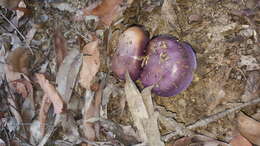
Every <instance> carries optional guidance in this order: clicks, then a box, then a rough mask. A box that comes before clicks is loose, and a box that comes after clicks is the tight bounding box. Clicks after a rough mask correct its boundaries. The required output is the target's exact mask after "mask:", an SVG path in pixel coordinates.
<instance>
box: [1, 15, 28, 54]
mask: <svg viewBox="0 0 260 146" xmlns="http://www.w3.org/2000/svg"><path fill="white" fill-rule="evenodd" d="M0 14H1V16H2V17H3V18H4V19H5V21H7V22H8V23H9V24H10V25H11V26H12V27H13V28H14V29H15V30H16V32H17V33H18V34H19V35H20V36H21V37H22V38H23V40H24V41H25V44H26V45H27V47H28V48H29V50H30V52H31V53H32V55H33V51H32V48H31V47H30V45H29V44H28V43H27V41H26V38H25V36H24V35H23V34H22V33H21V32H20V31H19V30H18V28H17V27H16V26H15V25H14V24H13V23H12V22H11V21H10V20H9V19H8V18H7V17H6V16H5V15H4V14H3V13H2V12H1V13H0Z"/></svg>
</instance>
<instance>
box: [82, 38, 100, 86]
mask: <svg viewBox="0 0 260 146" xmlns="http://www.w3.org/2000/svg"><path fill="white" fill-rule="evenodd" d="M82 53H83V64H82V68H81V71H80V77H79V83H80V85H81V86H82V87H84V88H86V89H90V86H91V81H92V80H93V78H94V77H95V75H96V73H97V72H98V70H99V66H100V58H99V56H100V53H99V47H98V40H96V41H93V42H90V43H88V44H87V45H86V46H85V47H84V48H83V51H82Z"/></svg>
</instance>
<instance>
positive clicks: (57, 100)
mask: <svg viewBox="0 0 260 146" xmlns="http://www.w3.org/2000/svg"><path fill="white" fill-rule="evenodd" d="M35 76H36V78H37V81H38V83H39V84H40V86H41V88H42V89H43V91H44V93H45V94H46V96H48V98H49V99H50V100H51V102H52V104H53V106H54V112H55V113H56V114H60V113H62V112H63V110H64V102H63V101H62V98H61V96H60V94H59V93H58V91H57V90H56V89H55V87H54V86H53V85H52V84H50V83H49V81H48V80H47V79H46V78H45V76H44V75H43V74H36V75H35Z"/></svg>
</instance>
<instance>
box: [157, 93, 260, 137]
mask: <svg viewBox="0 0 260 146" xmlns="http://www.w3.org/2000/svg"><path fill="white" fill-rule="evenodd" d="M257 103H260V97H257V98H255V99H253V100H251V101H248V102H245V103H243V104H240V105H238V106H236V107H233V108H231V109H228V110H225V111H222V112H219V113H216V114H214V115H212V116H209V117H207V118H204V119H201V120H199V121H197V122H195V123H193V124H191V125H189V126H187V127H186V128H187V129H195V128H198V127H203V126H206V125H208V124H209V123H211V122H214V121H217V120H219V119H221V118H223V117H225V116H227V115H229V114H230V113H233V112H236V111H239V110H241V109H242V108H244V107H246V106H249V105H254V104H257ZM179 133H180V132H171V133H168V134H167V135H164V136H163V137H162V139H163V141H165V142H167V141H169V140H170V139H171V138H172V137H174V136H177V135H179Z"/></svg>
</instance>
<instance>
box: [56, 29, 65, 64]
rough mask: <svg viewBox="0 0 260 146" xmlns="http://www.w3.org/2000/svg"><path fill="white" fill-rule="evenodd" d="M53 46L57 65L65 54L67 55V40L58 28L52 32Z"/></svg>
mask: <svg viewBox="0 0 260 146" xmlns="http://www.w3.org/2000/svg"><path fill="white" fill-rule="evenodd" d="M54 48H55V53H56V61H57V65H58V66H59V65H60V64H61V63H62V61H63V59H64V58H65V56H66V55H67V50H68V48H67V42H66V40H65V38H64V36H63V35H62V34H61V31H60V30H57V31H56V32H55V33H54Z"/></svg>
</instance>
